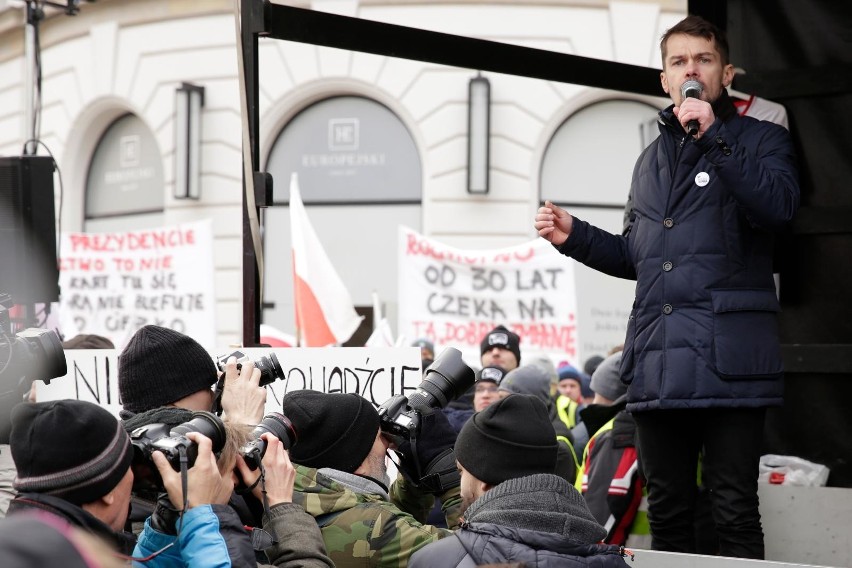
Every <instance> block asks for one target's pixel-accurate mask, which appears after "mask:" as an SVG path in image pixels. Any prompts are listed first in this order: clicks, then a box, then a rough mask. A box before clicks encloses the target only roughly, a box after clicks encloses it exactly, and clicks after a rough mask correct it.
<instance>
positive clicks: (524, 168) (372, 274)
mask: <svg viewBox="0 0 852 568" xmlns="http://www.w3.org/2000/svg"><path fill="white" fill-rule="evenodd" d="M22 4H23V3H22V2H15V1H11V0H7V1H5V2H4V1H3V0H0V155H2V156H16V155H20V154H21V152H22V147H23V144H24V142H25V141H26V140H27V139H28V138H30V132H31V126H30V125H29V124H28V119H27V116H29V115H28V112H27V108H28V106H29V105H28V98H29V96H30V87H29V85H31V84H32V76H33V73H32V69H33V62H32V59H33V58H32V54H30V53H28V48H27V47H26V39H27V34H26V32H25V20H26V14H25V10H24V8H23V7H22ZM290 4H292V5H295V6H298V7H304V8H311V9H315V10H325V11H330V12H335V13H339V14H343V15H348V16H355V17H359V18H365V19H371V20H377V21H382V22H387V23H393V24H400V25H404V26H410V27H419V28H424V29H430V30H434V31H440V32H446V33H451V34H458V35H464V36H470V37H477V38H482V39H488V40H493V41H500V42H507V43H513V44H518V45H523V46H528V47H535V48H541V49H547V50H552V51H557V52H564V53H571V54H576V55H581V56H587V57H593V58H598V59H606V60H614V61H619V62H624V63H632V64H637V65H643V66H650V67H659V66H660V54H659V47H658V42H659V38H660V36H661V34H662V33H663V32H664V30H665V29H666V28H668V27H670V26H671V25H672V24H673V23H675V22H676V21H678V20H679V19H681V18H682V17H683V16H684V15H685V12H686V2H685V1H674V0H671V1H665V0H663V1H659V2H645V1H632V2H607V1H596V0H583V1H579V2H578V1H559V0H553V1H548V2H541V1H515V2H502V1H493V0H492V1H490V2H486V1H473V0H471V1H465V0H459V1H455V2H415V1H410V0H396V1H380V0H361V1H358V0H315V1H313V2H290ZM79 8H80V9H79V12H78V13H77V14H76V15H75V16H68V15H65V14H64V13H62V12H61V11H58V10H50V9H47V14H46V17H45V18H44V20H43V21H41V23H40V26H39V43H40V46H41V49H40V54H39V57H38V62H39V64H40V70H41V93H40V113H39V115H40V120H39V126H38V129H37V132H36V134H37V137H38V139H39V140H40V141H41V142H42V143H43V144H44V145H45V146H46V147H47V148H49V150H50V152H51V153H52V154H53V156H54V157H55V159H56V161H57V164H58V165H59V167H60V169H61V175H62V178H63V184H62V186H63V191H64V195H62V207H61V212H60V213H58V215H59V216H60V221H61V230H62V231H113V230H127V229H134V228H144V227H151V226H160V225H172V224H177V223H183V222H189V221H194V220H199V219H212V222H213V227H214V229H213V230H214V251H215V254H214V263H215V264H214V266H215V271H214V274H215V276H214V279H215V282H214V286H215V297H216V302H215V304H216V307H215V311H216V313H215V321H216V341H217V345H215V346H210V347H211V348H216V349H218V348H221V347H222V346H226V345H228V344H233V343H239V341H240V340H241V330H242V327H241V318H242V309H243V308H242V299H243V298H242V265H241V257H242V233H241V229H242V222H241V206H240V203H241V191H242V189H241V176H242V163H241V159H242V154H241V132H242V130H241V129H242V127H241V103H240V92H239V81H238V52H237V48H236V43H235V38H236V31H235V22H234V20H235V18H234V3H233V2H231V1H226V0H172V1H167V0H98V1H97V2H95V3H85V2H84V3H82V4H80V6H79ZM477 75H478V72H477V70H475V69H459V68H450V67H444V66H439V65H434V64H428V63H421V62H415V61H407V60H400V59H394V58H390V57H383V56H376V55H371V54H365V53H354V52H347V51H342V50H337V49H331V48H324V47H318V46H314V45H310V44H300V43H292V42H283V41H277V40H263V39H262V40H261V41H260V153H261V157H260V158H261V168H262V169H264V170H266V171H269V172H270V173H272V175H273V178H274V200H275V202H276V204H277V205H276V206H275V207H271V208H269V209H267V210H265V211H264V213H263V226H264V230H263V238H264V261H265V262H264V264H265V267H266V274H265V278H264V281H265V298H264V300H265V302H266V303H267V306H268V307H267V308H265V309H264V314H263V321H264V322H266V323H270V324H272V325H274V326H275V327H277V328H279V329H281V330H284V331H285V332H289V333H292V332H293V329H294V324H293V307H292V299H291V298H292V276H291V273H290V270H291V261H290V237H289V226H288V221H287V220H288V211H287V209H288V208H287V205H286V204H287V200H288V196H289V183H290V174H291V173H293V172H297V173H298V175H299V183H300V187H301V194H302V196H303V199H304V201H305V203H306V205H307V209H308V213H309V215H310V216H311V219H312V222H313V223H314V226H315V228H316V230H317V232H318V234H319V237H320V240H321V241H322V244H323V246H324V247H325V249H326V251H327V252H328V254H329V256H330V258H331V259H332V261H333V262H334V264H335V266H336V268H337V270H338V272H339V273H340V275H341V277H342V278H343V280H344V281H345V282H346V283H347V286H348V287H349V290H350V293H351V295H352V297H353V300H354V301H355V304H356V305H357V306H359V307H364V308H365V309H366V308H368V307H371V306H372V305H373V298H374V297H375V296H377V297H378V298H379V299H380V301H381V303H382V305H383V307H384V311H385V313H386V315H387V316H388V318H389V320H390V321H391V322H393V321H394V320H395V315H396V312H397V305H396V297H397V289H396V288H397V278H396V263H395V255H396V246H397V236H396V235H397V232H396V231H397V226H398V225H400V224H402V225H405V226H408V227H411V228H412V229H414V230H416V231H419V232H421V233H423V234H425V235H426V236H428V237H430V238H433V239H437V240H440V241H442V242H444V243H447V244H449V245H452V246H455V247H459V248H463V249H488V248H499V247H505V246H510V245H515V244H519V243H522V242H524V241H527V240H530V239H532V238H534V236H535V232H534V230H533V227H532V219H533V216H534V214H535V210H536V208H537V207H538V206H539V203H540V202H541V201H543V200H545V199H551V200H553V201H554V202H557V203H560V204H566V205H567V206H570V208H571V209H572V211H575V212H576V213H577V215H578V216H580V217H582V218H584V219H588V220H590V221H593V222H595V223H597V224H599V225H600V226H603V227H606V228H608V229H610V230H613V231H616V232H618V231H619V230H620V226H621V223H622V207H623V204H624V202H625V200H626V195H627V189H628V185H629V178H630V173H631V171H632V167H633V163H634V161H635V158H636V156H638V154H639V152H640V151H641V149H642V148H643V147H644V144H646V143H647V142H648V141H649V140H650V138H648V137H649V136H651V137H653V135H654V134H653V129H651V130H649V126H650V125H652V124H653V121H654V119H655V115H656V112H657V110H658V109H660V108H662V107H664V106H665V105H666V104H667V100H666V99H665V98H662V97H661V98H654V97H642V96H635V95H630V94H625V93H618V92H613V91H603V90H598V89H592V88H588V87H582V86H578V85H571V84H561V83H553V82H546V81H539V80H532V79H527V78H521V77H514V76H506V75H499V74H491V73H482V74H481V76H482V77H485V78H486V79H487V80H488V81H489V83H490V134H489V143H490V165H489V173H490V176H489V177H490V183H489V190H488V192H487V193H484V194H482V193H478V194H477V193H470V192H469V191H468V178H467V176H468V147H467V144H468V114H467V113H468V89H469V83H470V81H471V79H472V78H474V77H476V76H477ZM187 86H190V87H192V86H200V87H203V106H202V107H201V108H200V120H201V122H200V130H199V131H198V133H199V136H200V141H199V143H198V147H197V153H198V156H199V158H198V162H197V163H198V164H199V168H200V170H199V178H198V179H199V182H198V184H197V187H194V188H191V190H190V193H191V194H195V193H197V195H195V198H190V199H184V198H180V197H181V194H185V193H186V191H187V190H185V189H184V188H182V187H181V183H180V180H183V179H184V176H185V173H186V170H185V169H182V168H184V167H185V166H184V161H185V160H186V159H187V158H186V157H185V154H184V153H182V146H181V144H179V143H178V142H177V141H178V140H179V139H181V138H180V136H181V132H180V129H181V125H182V124H183V120H184V118H185V117H184V116H183V115H182V114H181V111H180V109H179V108H178V103H177V101H178V91H180V90H181V89H182V88H183V90H184V91H186V89H187ZM37 94H38V93H36V95H37ZM661 95H662V92H661ZM620 132H621V133H623V134H620ZM127 140H131V141H133V143H132V144H131V146H127V144H126V141H127ZM181 140H182V139H181ZM123 141H124V142H123ZM133 144H135V146H134V145H133ZM125 146H126V148H125ZM122 152H125V154H126V153H127V152H131V153H132V154H133V158H134V160H135V161H134V162H133V166H132V167H130V166H129V169H127V168H125V169H124V170H120V171H118V170H116V171H113V170H110V167H109V164H113V163H115V162H116V161H117V160H118V161H119V162H120V161H121V159H122V156H124V155H125V154H122ZM41 153H43V152H41ZM176 180H177V181H176ZM122 188H123V189H122ZM134 196H135V197H134ZM58 199H59V197H58V196H57V203H58ZM577 291H578V318H579V320H580V325H581V326H583V327H584V328H585V331H584V333H583V337H584V339H583V343H582V344H581V345H580V353H581V356H583V357H586V356H589V355H593V354H595V353H599V352H601V351H605V350H606V349H608V347H611V346H612V345H614V344H615V343H618V342H620V341H621V339H622V338H623V329H624V327H623V325H624V324H625V323H626V314H627V313H628V312H629V304H630V302H631V301H632V284H631V283H628V282H618V281H614V280H613V279H609V278H607V277H604V276H600V275H596V274H593V273H592V272H591V271H586V270H585V269H583V267H579V268H578V269H577ZM374 294H375V296H374ZM622 316H623V317H622ZM592 320H594V321H595V323H592ZM622 320H623V321H622ZM557 356H558V355H557Z"/></svg>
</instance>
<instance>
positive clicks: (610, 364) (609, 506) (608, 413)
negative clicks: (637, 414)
mask: <svg viewBox="0 0 852 568" xmlns="http://www.w3.org/2000/svg"><path fill="white" fill-rule="evenodd" d="M620 364H621V352H618V353H615V354H613V355H610V356H609V357H607V358H606V359H604V360H603V362H602V363H601V364H600V365H599V366H598V368H597V369H595V372H594V374H593V375H592V380H591V387H592V390H593V391H595V398H594V402H593V403H592V404H590V405H589V406H588V407H586V408H585V409H583V412H582V414H583V420H584V422H583V424H584V425H585V426H586V427H588V428H589V431H590V432H593V435H592V436H591V439H590V440H589V443H588V444H587V445H586V448H585V450H584V452H583V460H582V461H583V463H582V469H581V474H580V475H579V476H578V479H577V483H576V484H575V486H576V487H577V489H578V490H580V491H581V492H582V493H583V496H584V497H585V498H586V503H587V504H588V506H589V510H590V511H591V512H592V515H593V516H594V517H595V519H596V520H597V521H598V522H599V523H600V524H601V525H602V526H603V527H604V528H605V529H606V530H607V536H606V538H605V539H604V542H606V543H608V544H618V545H627V546H631V547H636V548H649V547H650V544H651V540H650V530H649V525H648V518H647V514H646V512H647V500H646V498H645V490H644V479H643V477H642V472H641V467H640V464H639V458H638V452H637V449H636V423H635V422H634V421H633V418H632V417H631V415H630V414H629V413H627V411H625V410H624V408H625V406H626V404H627V386H626V385H625V384H624V383H622V382H621V379H620V377H619V373H618V369H619V365H620Z"/></svg>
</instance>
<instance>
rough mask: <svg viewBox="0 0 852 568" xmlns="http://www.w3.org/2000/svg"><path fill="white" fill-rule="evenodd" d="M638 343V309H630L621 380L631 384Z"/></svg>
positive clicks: (622, 354)
mask: <svg viewBox="0 0 852 568" xmlns="http://www.w3.org/2000/svg"><path fill="white" fill-rule="evenodd" d="M635 343H636V309H633V310H631V311H630V317H629V318H627V333H626V334H625V336H624V349H623V350H622V352H621V365H620V366H619V368H618V370H619V375H620V376H621V382H622V383H624V384H625V385H629V384H630V383H632V382H633V368H634V366H633V363H634V357H633V346H634V345H635Z"/></svg>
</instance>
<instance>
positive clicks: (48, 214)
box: [0, 156, 59, 304]
mask: <svg viewBox="0 0 852 568" xmlns="http://www.w3.org/2000/svg"><path fill="white" fill-rule="evenodd" d="M53 170H54V165H53V158H49V157H44V156H16V157H9V158H0V292H5V293H7V294H10V295H11V296H12V300H13V301H14V302H15V303H16V304H35V303H41V302H44V303H49V302H56V301H58V300H59V265H58V263H57V259H56V220H55V217H54V206H53Z"/></svg>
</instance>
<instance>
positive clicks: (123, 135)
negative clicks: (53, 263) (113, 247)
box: [85, 114, 165, 231]
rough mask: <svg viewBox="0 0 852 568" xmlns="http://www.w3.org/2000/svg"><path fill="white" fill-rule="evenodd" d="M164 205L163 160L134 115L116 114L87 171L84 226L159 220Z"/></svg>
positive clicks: (100, 228) (105, 226)
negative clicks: (118, 115) (118, 116)
mask: <svg viewBox="0 0 852 568" xmlns="http://www.w3.org/2000/svg"><path fill="white" fill-rule="evenodd" d="M164 206H165V191H164V177H163V160H162V155H161V154H160V147H159V146H158V145H157V141H156V139H155V138H154V134H153V133H152V132H151V130H150V129H149V128H148V126H147V125H146V124H145V123H144V122H143V121H142V120H141V119H140V118H139V117H137V116H136V115H134V114H126V115H124V116H122V117H120V118H118V119H116V120H115V121H114V122H113V123H112V124H111V125H110V126H109V127H108V128H107V129H106V130H105V131H104V133H103V135H102V136H101V139H100V140H99V141H98V144H97V146H96V147H95V151H94V153H93V155H92V161H91V163H90V164H89V172H88V175H87V177H86V207H85V230H86V231H112V230H130V229H134V228H142V227H147V226H155V225H159V224H160V223H161V221H162V214H163V208H164Z"/></svg>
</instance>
